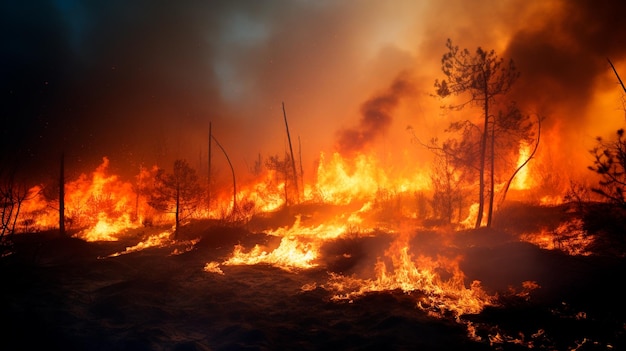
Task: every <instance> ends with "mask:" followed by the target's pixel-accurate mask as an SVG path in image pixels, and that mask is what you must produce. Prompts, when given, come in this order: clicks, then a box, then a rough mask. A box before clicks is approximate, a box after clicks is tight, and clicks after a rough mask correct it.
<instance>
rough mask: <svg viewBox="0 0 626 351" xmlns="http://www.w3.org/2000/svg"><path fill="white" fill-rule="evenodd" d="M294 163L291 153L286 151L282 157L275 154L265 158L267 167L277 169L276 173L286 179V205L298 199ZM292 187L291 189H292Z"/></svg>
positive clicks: (272, 169)
mask: <svg viewBox="0 0 626 351" xmlns="http://www.w3.org/2000/svg"><path fill="white" fill-rule="evenodd" d="M292 166H293V163H292V159H291V156H290V155H289V153H286V152H285V155H284V157H283V158H282V159H281V157H280V156H278V155H274V156H270V157H268V158H267V160H265V167H267V169H269V170H271V171H275V172H276V173H278V174H280V175H281V176H282V179H283V180H284V182H285V183H284V184H285V185H284V196H285V206H288V205H289V204H290V203H291V202H297V201H298V187H297V184H295V183H297V180H296V177H294V175H293V167H292ZM290 189H291V191H290Z"/></svg>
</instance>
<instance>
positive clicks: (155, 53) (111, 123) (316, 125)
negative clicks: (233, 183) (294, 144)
mask: <svg viewBox="0 0 626 351" xmlns="http://www.w3.org/2000/svg"><path fill="white" fill-rule="evenodd" d="M625 7H626V4H625V3H624V2H623V1H606V2H597V1H592V0H581V1H521V0H520V1H471V2H469V1H462V0H452V1H451V0H446V1H430V2H427V1H391V2H381V1H358V2H351V1H323V0H322V1H307V0H298V1H122V0H113V1H78V0H56V1H52V0H51V1H44V0H40V1H3V2H2V3H1V4H0V27H1V31H0V35H1V36H2V44H3V45H2V47H1V49H0V50H2V55H1V60H2V65H1V66H0V72H1V79H0V85H1V89H0V99H1V102H0V106H1V107H0V118H1V123H2V124H1V129H0V137H1V139H2V140H1V143H2V144H1V147H2V151H1V152H2V155H1V156H2V158H0V160H2V162H3V164H4V168H5V169H6V168H7V167H9V168H10V167H14V165H15V167H17V169H19V171H20V172H22V173H24V174H27V175H28V176H29V177H31V178H35V179H36V178H41V179H44V178H45V177H47V176H49V174H56V173H55V172H56V170H57V164H58V160H59V157H60V155H61V153H62V152H65V154H66V157H67V162H68V167H70V168H71V169H73V170H75V172H80V171H87V170H89V169H93V168H94V167H95V166H96V165H97V164H98V163H99V162H100V161H101V159H102V157H104V156H107V157H109V158H110V159H111V165H112V167H113V168H116V169H117V170H119V171H121V172H126V173H128V174H131V175H132V174H134V173H135V171H136V169H137V167H138V166H139V165H153V164H159V165H163V166H167V165H169V164H170V163H171V161H172V160H173V159H176V158H186V159H188V160H190V161H191V164H192V165H193V166H195V167H202V162H203V161H202V160H203V158H205V157H206V153H207V135H208V126H209V122H211V123H212V127H213V131H214V135H215V136H216V137H217V138H218V139H219V140H220V142H221V143H222V145H224V147H225V148H226V149H227V150H229V152H230V154H231V158H232V159H233V160H234V163H235V164H236V167H238V168H240V169H245V168H246V167H249V166H250V164H251V163H252V162H254V160H255V159H256V158H257V155H258V154H262V155H263V156H266V155H272V154H280V153H282V152H284V150H285V143H286V137H285V130H284V125H283V120H282V118H283V115H282V108H281V103H282V102H284V103H285V106H286V111H287V114H288V117H289V123H290V128H291V130H292V133H293V138H294V139H295V138H296V137H297V138H298V139H300V140H301V147H302V153H303V159H304V164H305V166H306V167H307V168H308V169H311V168H312V167H314V163H315V160H316V158H317V157H318V155H319V153H320V152H321V151H329V152H332V151H334V150H341V151H346V152H347V151H350V152H353V151H355V150H356V151H358V150H361V149H367V148H376V149H377V150H380V149H383V150H389V149H394V150H395V149H397V148H401V149H402V150H404V149H405V148H406V149H407V150H414V149H416V147H415V145H411V140H410V139H411V138H410V136H409V135H408V134H407V133H406V132H405V129H406V126H407V125H408V124H410V125H412V126H415V127H416V130H417V131H418V133H421V134H420V136H421V137H424V138H430V137H432V136H435V135H437V134H442V133H443V129H445V126H446V125H447V123H449V120H446V116H443V117H442V113H441V111H440V110H439V109H438V107H439V105H441V101H437V100H436V99H434V98H432V97H431V94H432V93H433V92H434V88H433V82H434V79H436V78H441V70H440V59H441V56H442V55H443V53H444V52H445V41H446V39H447V38H451V39H452V40H453V42H454V44H456V45H459V46H460V47H462V48H465V47H467V48H468V49H470V50H474V49H475V48H476V47H477V46H481V47H484V48H487V49H494V50H496V51H497V53H498V54H499V55H500V56H502V57H505V58H507V59H509V58H512V59H513V60H514V61H515V63H516V65H517V67H518V69H519V71H520V72H521V78H520V80H519V81H518V83H517V84H516V86H515V89H514V91H513V97H514V99H515V100H516V101H518V103H520V105H521V106H522V107H523V108H524V109H525V110H527V111H533V112H540V113H542V114H544V115H546V116H547V119H546V131H547V133H551V134H547V135H548V136H549V137H550V139H548V140H550V142H551V143H553V144H555V145H560V149H559V148H558V146H557V147H556V148H557V149H559V150H565V149H567V148H565V147H563V146H564V145H574V144H575V145H579V148H578V149H575V151H572V152H576V155H580V154H584V153H585V152H586V150H587V149H589V145H592V143H593V140H594V138H595V136H597V135H610V134H611V133H612V131H614V130H616V129H617V128H620V127H622V124H623V118H624V112H623V108H622V100H621V99H622V95H621V91H620V88H619V86H618V85H617V80H616V78H615V75H614V73H613V72H612V71H611V70H610V67H609V65H608V63H607V58H610V59H611V60H612V61H613V63H614V64H615V65H616V68H617V69H618V71H622V72H623V74H622V75H623V76H625V77H626V45H625V44H626V39H625V38H626V21H624V14H625V13H626V8H625ZM381 101H382V102H384V103H383V104H378V105H377V102H381ZM368 113H379V114H382V115H383V116H384V118H383V123H382V124H380V125H372V124H371V123H370V122H368ZM570 149H571V148H570ZM409 152H413V151H409ZM414 152H415V153H416V155H417V157H419V154H420V152H423V151H419V150H415V151H414ZM561 153H563V151H561ZM587 158H588V157H587ZM555 159H556V160H557V161H555V162H558V159H568V160H572V156H571V155H560V156H559V157H556V158H555ZM574 159H576V160H577V162H579V161H580V160H581V159H582V160H583V162H584V160H585V157H582V158H578V157H574ZM581 167H583V168H585V165H584V164H583V165H582V166H581Z"/></svg>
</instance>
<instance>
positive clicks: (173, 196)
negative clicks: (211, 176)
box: [148, 160, 202, 231]
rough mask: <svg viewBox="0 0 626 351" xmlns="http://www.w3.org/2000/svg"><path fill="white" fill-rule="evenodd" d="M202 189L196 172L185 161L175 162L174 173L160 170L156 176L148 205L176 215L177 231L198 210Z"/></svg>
mask: <svg viewBox="0 0 626 351" xmlns="http://www.w3.org/2000/svg"><path fill="white" fill-rule="evenodd" d="M201 191H202V190H201V188H200V183H199V180H198V175H197V174H196V171H195V170H194V169H193V168H191V167H190V166H189V164H188V163H187V161H185V160H176V161H174V169H173V172H172V173H167V172H165V170H163V169H159V170H158V171H157V173H156V176H155V186H154V191H153V193H152V194H151V195H150V200H149V202H148V204H149V205H150V206H152V207H154V208H155V209H157V210H160V211H163V212H169V213H174V215H175V218H176V223H175V227H174V228H175V231H178V229H179V228H180V223H181V221H182V220H183V219H184V218H187V217H188V216H189V215H191V214H192V213H193V211H194V210H195V209H196V208H197V206H198V204H199V202H200V200H201V194H202V192H201Z"/></svg>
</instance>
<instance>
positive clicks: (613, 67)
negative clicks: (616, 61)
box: [607, 58, 626, 93]
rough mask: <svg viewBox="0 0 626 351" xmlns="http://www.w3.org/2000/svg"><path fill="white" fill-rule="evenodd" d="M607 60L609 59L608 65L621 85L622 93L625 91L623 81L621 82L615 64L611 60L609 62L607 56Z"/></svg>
mask: <svg viewBox="0 0 626 351" xmlns="http://www.w3.org/2000/svg"><path fill="white" fill-rule="evenodd" d="M607 61H609V65H611V68H612V69H613V72H614V73H615V76H616V77H617V80H618V81H619V84H620V85H621V86H622V89H624V93H626V86H624V83H623V82H622V78H620V77H619V74H617V70H616V69H615V66H613V62H611V60H610V59H609V58H607Z"/></svg>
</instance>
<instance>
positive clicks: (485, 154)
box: [435, 39, 519, 228]
mask: <svg viewBox="0 0 626 351" xmlns="http://www.w3.org/2000/svg"><path fill="white" fill-rule="evenodd" d="M446 47H447V49H448V52H446V53H445V54H444V55H443V57H442V59H441V70H442V72H443V74H444V75H445V76H446V78H445V79H443V80H441V81H440V80H435V88H436V93H437V95H438V96H440V97H447V96H450V95H463V96H466V100H465V101H464V102H461V103H458V104H454V105H450V106H449V108H452V109H455V110H460V109H463V108H464V107H465V106H467V105H474V106H478V107H479V108H480V109H481V110H482V113H481V114H482V118H481V120H482V123H480V124H482V127H481V137H480V141H479V155H478V156H479V158H478V165H477V166H476V167H477V169H478V183H479V184H478V215H477V218H476V224H475V227H476V228H478V227H480V226H481V225H482V221H483V215H484V212H485V195H486V188H485V185H486V182H487V179H486V176H487V174H490V175H491V178H490V182H489V203H488V205H487V206H488V208H487V210H488V214H487V226H488V227H489V226H490V225H491V219H492V215H493V199H494V195H493V194H494V180H493V174H494V164H493V162H494V157H493V150H494V146H495V133H496V122H495V118H496V115H495V114H493V112H492V107H493V106H494V105H495V104H496V100H497V97H499V96H502V95H505V94H506V93H508V91H509V90H510V88H511V86H512V85H513V83H514V82H515V81H516V80H517V78H518V77H519V73H518V71H517V69H516V67H515V64H514V63H513V61H512V60H510V61H508V62H506V63H505V62H504V59H503V58H500V57H498V56H497V55H496V53H495V51H494V50H491V51H486V50H484V49H482V48H481V47H478V48H477V49H476V51H475V52H474V53H471V52H470V51H469V50H467V49H464V50H459V47H458V46H454V45H452V41H451V40H450V39H448V41H447V42H446ZM489 150H492V151H491V154H490V152H489Z"/></svg>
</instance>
